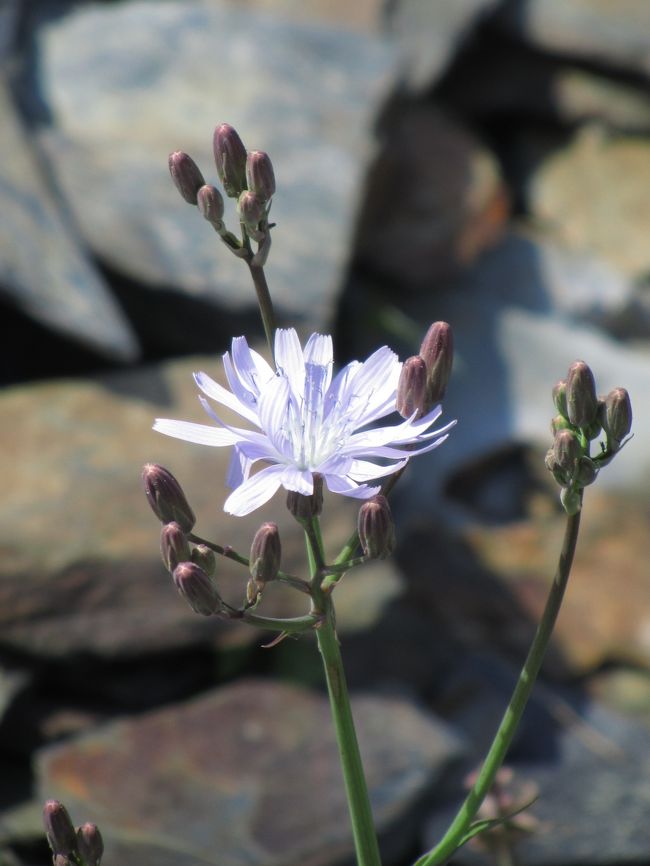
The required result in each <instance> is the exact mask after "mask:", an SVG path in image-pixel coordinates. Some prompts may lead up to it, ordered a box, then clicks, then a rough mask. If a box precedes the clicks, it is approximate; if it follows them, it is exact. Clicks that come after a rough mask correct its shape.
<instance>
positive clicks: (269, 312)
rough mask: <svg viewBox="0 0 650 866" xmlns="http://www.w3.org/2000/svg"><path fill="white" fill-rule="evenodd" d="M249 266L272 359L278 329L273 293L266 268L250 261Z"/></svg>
mask: <svg viewBox="0 0 650 866" xmlns="http://www.w3.org/2000/svg"><path fill="white" fill-rule="evenodd" d="M247 264H248V268H249V270H250V272H251V277H252V279H253V285H254V286H255V292H256V294H257V303H258V304H259V308H260V315H261V316H262V324H263V325H264V333H265V334H266V341H267V343H268V344H269V349H270V350H271V357H274V355H275V329H276V324H275V312H274V310H273V302H272V301H271V293H270V292H269V286H268V283H267V282H266V276H265V274H264V268H263V267H262V266H261V265H254V264H252V263H251V262H250V261H248V262H247Z"/></svg>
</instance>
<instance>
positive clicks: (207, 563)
mask: <svg viewBox="0 0 650 866" xmlns="http://www.w3.org/2000/svg"><path fill="white" fill-rule="evenodd" d="M190 559H191V561H192V562H193V563H194V564H195V565H198V567H199V568H201V569H203V571H204V572H205V573H206V574H207V575H208V577H214V573H215V571H216V570H217V557H216V556H215V555H214V553H213V552H212V551H211V550H210V548H209V547H208V546H207V545H206V544H197V546H196V547H195V548H194V550H193V551H192V555H191V557H190Z"/></svg>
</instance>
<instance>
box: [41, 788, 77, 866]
mask: <svg viewBox="0 0 650 866" xmlns="http://www.w3.org/2000/svg"><path fill="white" fill-rule="evenodd" d="M43 824H44V825H45V835H46V836H47V841H48V844H49V846H50V848H51V849H52V853H53V854H55V855H56V854H60V855H62V856H64V857H68V856H70V855H73V854H75V853H76V851H77V833H76V831H75V828H74V827H73V825H72V821H71V820H70V816H69V815H68V810H67V809H66V808H65V806H64V805H63V803H59V801H58V800H48V801H47V802H46V803H45V806H44V807H43Z"/></svg>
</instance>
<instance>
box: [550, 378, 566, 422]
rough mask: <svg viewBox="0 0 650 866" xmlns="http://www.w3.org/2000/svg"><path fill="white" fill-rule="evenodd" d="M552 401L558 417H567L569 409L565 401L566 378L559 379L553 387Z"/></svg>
mask: <svg viewBox="0 0 650 866" xmlns="http://www.w3.org/2000/svg"><path fill="white" fill-rule="evenodd" d="M553 403H555V408H556V409H557V411H558V412H559V414H560V417H562V418H566V419H568V417H569V410H568V407H567V402H566V379H560V381H559V382H558V383H557V384H556V385H555V386H554V387H553Z"/></svg>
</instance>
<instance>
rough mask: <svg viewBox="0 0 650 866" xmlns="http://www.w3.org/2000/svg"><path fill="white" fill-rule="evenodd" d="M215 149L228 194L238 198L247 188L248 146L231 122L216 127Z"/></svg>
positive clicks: (217, 162) (217, 164) (215, 157)
mask: <svg viewBox="0 0 650 866" xmlns="http://www.w3.org/2000/svg"><path fill="white" fill-rule="evenodd" d="M213 149H214V161H215V163H216V166H217V174H218V175H219V180H220V181H221V183H222V184H223V188H224V190H225V192H226V195H227V196H229V197H230V198H237V197H238V196H239V194H240V193H241V191H242V190H244V189H246V148H245V147H244V144H243V142H242V140H241V138H240V137H239V135H238V134H237V132H236V130H235V129H233V127H232V126H231V125H230V124H229V123H222V124H220V125H219V126H218V127H217V128H216V129H215V131H214V138H213Z"/></svg>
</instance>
